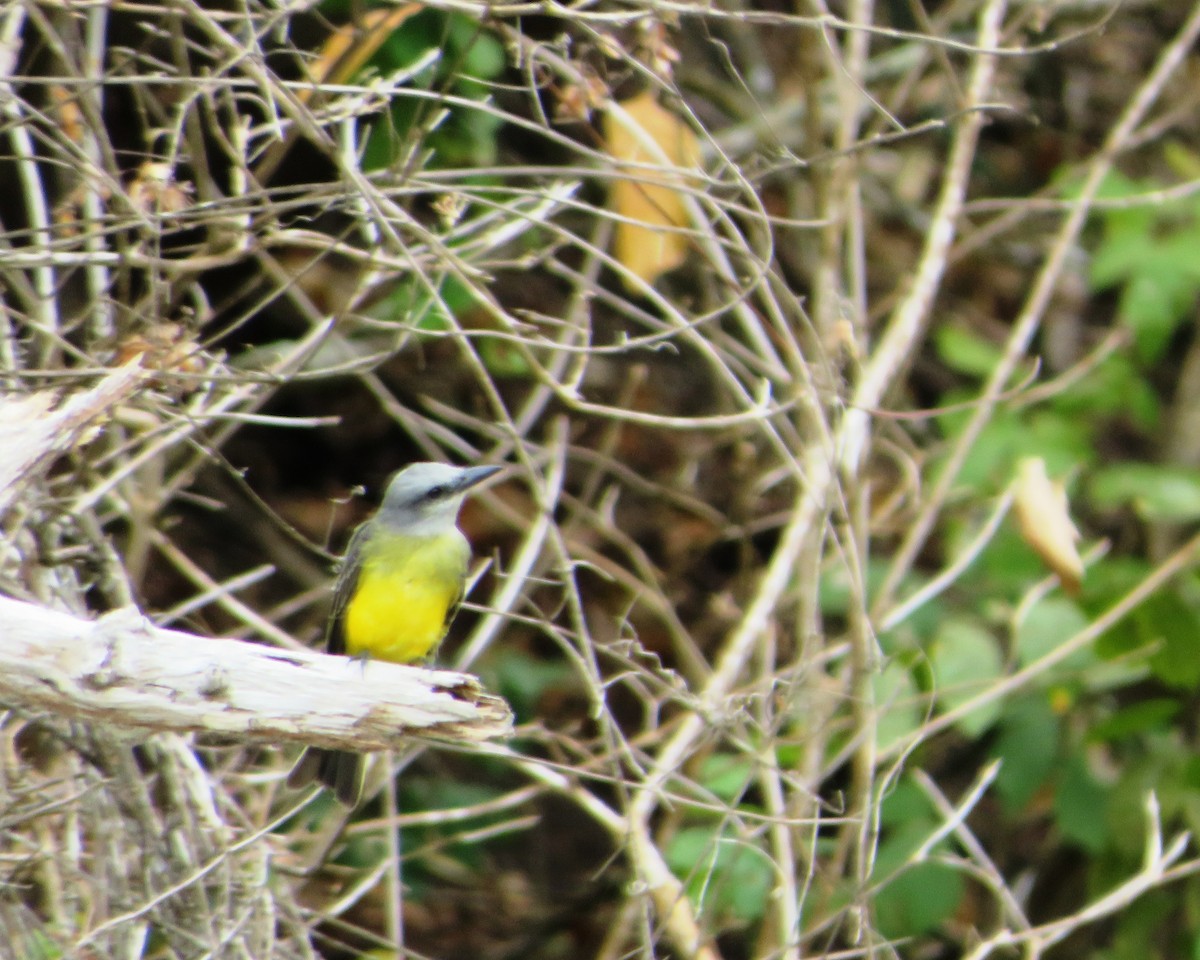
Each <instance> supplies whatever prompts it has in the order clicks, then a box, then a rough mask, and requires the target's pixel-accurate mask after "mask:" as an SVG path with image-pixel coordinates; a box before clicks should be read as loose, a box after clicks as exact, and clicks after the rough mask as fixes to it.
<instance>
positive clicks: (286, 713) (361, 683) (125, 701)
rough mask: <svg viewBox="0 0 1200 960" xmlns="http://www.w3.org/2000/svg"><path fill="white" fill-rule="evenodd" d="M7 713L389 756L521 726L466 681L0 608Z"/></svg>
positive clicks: (135, 619) (6, 605) (129, 623)
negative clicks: (17, 710) (418, 743)
mask: <svg viewBox="0 0 1200 960" xmlns="http://www.w3.org/2000/svg"><path fill="white" fill-rule="evenodd" d="M0 702H3V703H6V704H10V705H13V706H20V707H24V708H27V709H33V710H45V711H53V712H55V713H59V714H62V715H65V716H70V717H74V718H78V719H82V720H89V721H92V722H98V723H106V724H112V725H114V726H122V727H136V728H141V729H149V730H171V731H176V732H187V731H194V732H206V733H219V734H225V735H230V736H237V737H239V738H243V739H246V740H255V741H267V742H276V743H277V742H280V741H296V742H303V743H306V744H315V745H317V746H322V747H338V748H343V749H351V750H360V751H365V750H385V749H392V748H395V747H397V746H399V745H400V744H401V743H402V742H404V741H405V740H406V739H408V738H411V737H413V736H422V737H435V738H438V739H443V740H457V741H463V740H466V741H476V740H484V739H488V738H491V737H498V736H503V735H504V734H506V733H508V732H509V730H510V728H511V726H512V714H511V712H510V710H509V708H508V705H507V704H506V703H505V702H504V701H503V700H502V699H500V698H499V697H495V696H492V695H491V694H488V693H484V692H483V690H482V689H481V688H480V685H479V681H478V680H477V679H476V678H474V677H472V676H470V675H469V674H463V673H453V672H450V671H447V670H429V669H425V668H422V667H412V666H400V665H397V664H391V663H384V662H380V661H374V662H360V661H357V660H354V659H351V658H348V657H335V656H330V655H328V654H323V653H315V652H309V651H295V650H288V651H283V650H279V649H277V648H274V647H267V646H263V645H260V644H253V643H245V642H243V641H239V640H221V639H212V638H209V637H200V636H195V635H193V634H188V633H182V632H180V631H177V630H163V629H160V628H158V627H155V626H154V625H153V624H151V623H150V622H149V621H148V620H146V619H144V618H143V617H142V616H141V615H140V614H139V613H137V612H136V611H134V610H128V609H127V610H121V611H117V612H115V613H112V614H108V615H107V616H104V617H101V618H100V619H99V620H94V621H92V620H83V619H80V618H77V617H73V616H71V615H69V614H65V613H60V612H58V611H54V610H49V609H46V608H45V607H40V606H37V605H35V604H30V603H23V602H21V601H18V600H12V599H9V598H3V597H0Z"/></svg>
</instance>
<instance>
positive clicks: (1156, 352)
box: [1090, 172, 1200, 362]
mask: <svg viewBox="0 0 1200 960" xmlns="http://www.w3.org/2000/svg"><path fill="white" fill-rule="evenodd" d="M1159 186H1160V185H1159V184H1156V183H1153V182H1151V181H1146V180H1141V181H1139V180H1134V179H1131V178H1128V177H1124V176H1122V175H1121V174H1120V173H1115V172H1114V173H1111V174H1109V176H1108V179H1107V180H1106V181H1105V183H1104V185H1103V188H1102V190H1101V192H1100V195H1101V197H1103V198H1107V199H1121V198H1126V197H1135V196H1137V195H1138V194H1142V193H1149V192H1152V191H1154V190H1157V189H1158V188H1159ZM1198 215H1200V200H1197V199H1196V198H1195V197H1192V198H1189V199H1184V200H1179V201H1176V202H1173V203H1170V204H1162V205H1156V206H1150V205H1135V206H1130V207H1126V208H1119V207H1115V208H1110V209H1106V210H1104V211H1102V212H1101V213H1100V221H1101V234H1102V240H1101V242H1100V244H1099V246H1098V247H1097V248H1096V251H1095V255H1094V256H1093V258H1092V268H1091V278H1090V279H1091V284H1092V287H1093V289H1095V290H1106V289H1110V288H1114V287H1115V288H1118V290H1119V294H1118V307H1117V313H1118V316H1119V318H1120V320H1121V322H1122V323H1123V324H1124V325H1125V326H1126V327H1128V328H1129V330H1130V331H1131V332H1132V333H1133V337H1134V343H1135V344H1136V348H1137V353H1138V356H1139V358H1140V359H1141V360H1143V361H1145V362H1154V361H1156V360H1158V359H1161V357H1162V356H1163V352H1164V351H1165V350H1166V347H1167V344H1168V342H1169V341H1170V338H1171V336H1172V335H1173V334H1174V332H1175V330H1176V328H1177V327H1178V326H1179V325H1180V324H1181V323H1183V322H1184V321H1185V320H1186V319H1187V318H1188V317H1190V316H1191V313H1192V310H1193V308H1194V306H1195V300H1196V296H1197V295H1198V294H1200V260H1198V259H1197V257H1196V250H1197V246H1198V245H1200V216H1198Z"/></svg>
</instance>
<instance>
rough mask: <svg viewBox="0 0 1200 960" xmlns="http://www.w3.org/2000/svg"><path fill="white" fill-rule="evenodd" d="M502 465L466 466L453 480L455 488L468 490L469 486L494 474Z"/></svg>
mask: <svg viewBox="0 0 1200 960" xmlns="http://www.w3.org/2000/svg"><path fill="white" fill-rule="evenodd" d="M502 469H503V467H493V466H488V467H467V468H466V469H464V470H463V472H462V473H460V474H459V475H458V479H457V480H455V481H454V488H455V490H470V489H471V487H473V486H475V485H476V484H478V483H482V482H483V481H484V480H486V479H487V478H488V477H492V476H495V475H496V474H497V473H499V472H500V471H501V470H502Z"/></svg>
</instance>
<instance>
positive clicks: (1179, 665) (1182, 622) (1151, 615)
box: [1133, 590, 1200, 690]
mask: <svg viewBox="0 0 1200 960" xmlns="http://www.w3.org/2000/svg"><path fill="white" fill-rule="evenodd" d="M1133 623H1134V626H1135V629H1136V631H1137V633H1138V636H1139V638H1140V639H1141V641H1142V643H1143V644H1144V645H1146V646H1147V647H1150V648H1152V649H1153V651H1154V652H1153V653H1151V654H1150V656H1149V658H1148V660H1147V663H1149V665H1150V669H1151V670H1152V671H1154V675H1155V676H1156V677H1158V678H1159V679H1160V680H1162V681H1163V682H1164V683H1166V684H1169V685H1170V686H1172V687H1176V688H1179V689H1182V690H1195V689H1196V688H1197V687H1198V686H1200V656H1198V655H1197V654H1198V653H1200V648H1198V646H1197V638H1198V637H1200V616H1198V615H1197V611H1196V610H1195V609H1193V608H1192V607H1191V606H1190V605H1189V604H1187V603H1185V602H1184V600H1183V598H1182V597H1181V596H1180V594H1179V593H1178V592H1176V591H1174V590H1164V591H1160V592H1159V593H1157V594H1155V595H1154V596H1153V597H1150V598H1149V599H1148V600H1146V601H1145V602H1144V603H1143V604H1142V605H1141V606H1140V607H1139V608H1138V610H1137V611H1135V613H1134V615H1133Z"/></svg>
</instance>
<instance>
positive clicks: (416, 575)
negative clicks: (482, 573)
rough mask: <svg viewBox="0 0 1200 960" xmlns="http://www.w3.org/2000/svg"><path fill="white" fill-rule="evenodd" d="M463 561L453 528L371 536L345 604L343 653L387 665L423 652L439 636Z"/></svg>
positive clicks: (465, 554)
mask: <svg viewBox="0 0 1200 960" xmlns="http://www.w3.org/2000/svg"><path fill="white" fill-rule="evenodd" d="M468 560H469V548H468V546H467V542H466V540H465V539H464V538H463V536H462V534H460V533H459V532H458V531H457V530H455V531H453V535H450V534H446V535H443V536H439V537H429V538H422V539H419V540H417V539H414V538H407V537H406V538H400V537H388V538H384V540H383V541H380V538H378V537H372V540H371V543H370V544H369V545H368V548H367V549H366V550H365V551H364V557H363V564H362V569H361V570H360V572H359V575H358V584H357V589H356V590H355V592H354V596H353V597H352V598H351V600H350V602H349V604H348V605H347V607H346V614H345V621H344V633H345V638H346V653H348V654H349V655H350V656H361V655H364V654H365V655H367V656H370V657H372V658H375V659H379V660H388V661H390V662H392V663H412V662H413V661H416V660H422V659H424V658H425V657H427V656H429V655H430V654H431V653H432V652H433V650H434V649H435V648H436V647H437V645H438V644H439V643H441V641H442V637H443V636H444V635H445V632H446V624H447V619H448V614H449V613H450V612H451V611H450V608H451V606H452V605H453V604H455V603H456V602H457V601H458V598H459V594H460V591H461V590H462V585H463V580H464V579H465V577H466V572H467V563H468Z"/></svg>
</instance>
